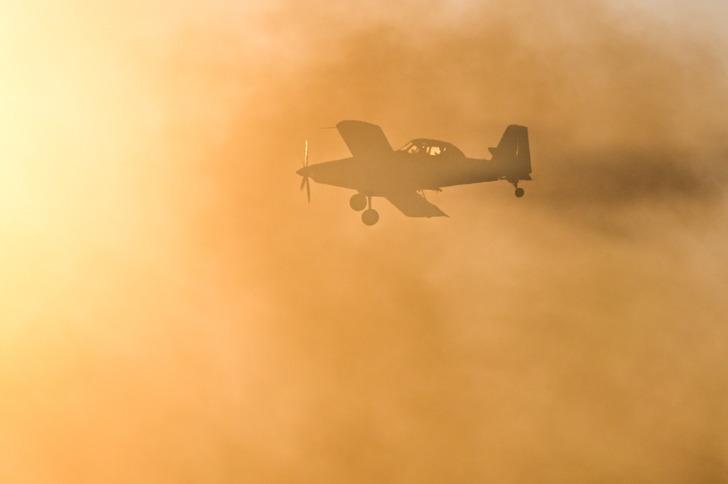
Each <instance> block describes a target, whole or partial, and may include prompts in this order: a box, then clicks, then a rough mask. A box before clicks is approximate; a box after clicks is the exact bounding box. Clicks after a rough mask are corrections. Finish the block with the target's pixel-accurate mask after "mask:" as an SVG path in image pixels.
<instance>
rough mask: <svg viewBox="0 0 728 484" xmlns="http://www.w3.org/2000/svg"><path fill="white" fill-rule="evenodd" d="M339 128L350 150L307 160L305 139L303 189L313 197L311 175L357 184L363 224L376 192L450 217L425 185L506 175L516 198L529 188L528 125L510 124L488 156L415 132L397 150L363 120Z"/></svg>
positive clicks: (418, 211)
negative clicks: (336, 157)
mask: <svg viewBox="0 0 728 484" xmlns="http://www.w3.org/2000/svg"><path fill="white" fill-rule="evenodd" d="M336 129H337V130H338V131H339V134H340V135H341V137H342V138H343V139H344V142H345V143H346V145H347V146H348V148H349V151H351V154H352V156H351V157H349V158H344V159H340V160H333V161H326V162H323V163H316V164H312V165H309V162H308V141H306V144H305V151H304V160H303V167H302V168H301V169H299V170H298V171H296V173H297V174H298V175H300V176H301V188H300V189H301V190H303V189H304V188H305V189H306V197H307V199H308V201H309V203H310V202H311V187H310V179H313V180H314V181H315V182H317V183H321V184H324V185H333V186H336V187H341V188H348V189H351V190H356V193H355V194H354V195H352V197H351V199H350V200H349V205H350V206H351V208H352V209H353V210H355V211H357V212H362V215H361V219H362V222H364V224H365V225H370V226H371V225H374V224H376V223H377V222H378V221H379V213H378V212H377V211H376V210H374V209H373V208H372V198H374V197H383V198H386V199H387V200H389V202H390V203H392V205H394V206H395V207H397V208H398V209H399V210H400V211H401V212H402V213H403V214H404V215H406V216H408V217H447V216H448V215H447V214H445V212H443V211H442V210H440V208H439V207H437V206H435V205H433V204H432V203H430V202H429V201H428V200H427V199H426V198H425V196H424V191H425V190H433V191H442V188H444V187H450V186H455V185H465V184H471V183H481V182H490V181H496V180H506V181H508V182H509V183H511V184H512V185H513V186H514V188H515V195H516V197H518V198H521V197H523V195H525V193H526V192H525V190H524V189H523V188H521V187H519V186H518V182H520V181H521V180H531V154H530V148H529V143H528V128H526V127H525V126H518V125H511V126H508V127H507V128H506V130H505V132H504V133H503V137H502V138H501V140H500V143H498V146H497V147H495V148H490V153H491V155H492V157H491V159H490V160H485V159H477V158H468V157H466V156H465V155H464V154H463V152H462V151H460V150H459V149H458V148H457V147H455V146H454V145H453V144H451V143H447V142H445V141H439V140H434V139H426V138H417V139H413V140H411V141H409V142H408V143H407V144H405V145H404V146H403V147H402V148H400V149H398V150H396V151H395V150H393V149H392V146H391V145H390V144H389V141H388V140H387V137H386V136H385V135H384V131H382V128H380V127H379V126H377V125H375V124H371V123H367V122H364V121H352V120H346V121H341V122H339V123H338V124H337V125H336Z"/></svg>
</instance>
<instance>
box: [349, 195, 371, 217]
mask: <svg viewBox="0 0 728 484" xmlns="http://www.w3.org/2000/svg"><path fill="white" fill-rule="evenodd" d="M349 206H350V207H351V208H352V209H353V210H355V211H357V212H361V211H362V210H364V209H365V208H367V197H365V196H364V195H362V194H361V193H355V194H354V195H352V196H351V198H350V199H349Z"/></svg>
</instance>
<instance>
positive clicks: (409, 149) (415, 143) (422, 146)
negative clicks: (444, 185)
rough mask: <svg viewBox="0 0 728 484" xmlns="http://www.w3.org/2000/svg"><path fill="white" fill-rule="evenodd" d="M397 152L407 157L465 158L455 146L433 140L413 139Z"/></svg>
mask: <svg viewBox="0 0 728 484" xmlns="http://www.w3.org/2000/svg"><path fill="white" fill-rule="evenodd" d="M399 151H401V152H404V153H407V154H409V155H429V156H447V157H448V158H449V157H452V156H457V157H462V156H465V155H463V152H462V151H460V150H459V149H458V148H457V147H456V146H455V145H453V144H450V143H447V142H445V141H438V140H434V139H413V140H412V141H410V142H409V143H407V144H406V145H404V146H403V147H401V148H400V149H399Z"/></svg>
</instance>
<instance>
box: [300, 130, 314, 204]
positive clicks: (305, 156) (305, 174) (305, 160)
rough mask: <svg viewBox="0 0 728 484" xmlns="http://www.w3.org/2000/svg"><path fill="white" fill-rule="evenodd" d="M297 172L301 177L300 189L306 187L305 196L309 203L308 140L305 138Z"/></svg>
mask: <svg viewBox="0 0 728 484" xmlns="http://www.w3.org/2000/svg"><path fill="white" fill-rule="evenodd" d="M299 173H300V174H301V176H302V177H303V178H302V179H301V190H303V187H306V198H307V199H308V203H311V183H310V182H309V180H308V140H306V145H305V148H304V152H303V168H302V169H301V170H300V172H299Z"/></svg>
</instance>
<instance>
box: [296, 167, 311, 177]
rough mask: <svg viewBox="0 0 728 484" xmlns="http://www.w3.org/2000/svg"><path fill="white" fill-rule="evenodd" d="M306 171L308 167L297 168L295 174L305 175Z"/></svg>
mask: <svg viewBox="0 0 728 484" xmlns="http://www.w3.org/2000/svg"><path fill="white" fill-rule="evenodd" d="M307 173H308V168H299V169H298V170H296V175H301V176H306V174H307Z"/></svg>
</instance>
